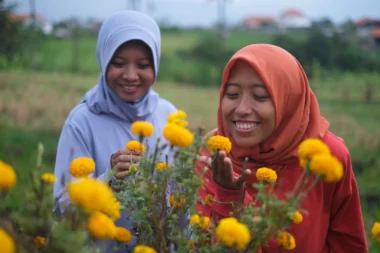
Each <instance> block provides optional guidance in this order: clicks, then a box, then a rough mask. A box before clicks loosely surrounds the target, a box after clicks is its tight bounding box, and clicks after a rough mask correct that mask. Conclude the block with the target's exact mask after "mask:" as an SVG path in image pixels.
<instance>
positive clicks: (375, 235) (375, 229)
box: [371, 222, 380, 242]
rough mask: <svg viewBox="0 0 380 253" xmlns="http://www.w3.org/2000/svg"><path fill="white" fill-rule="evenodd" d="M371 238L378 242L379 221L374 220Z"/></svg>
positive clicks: (379, 236) (379, 232)
mask: <svg viewBox="0 0 380 253" xmlns="http://www.w3.org/2000/svg"><path fill="white" fill-rule="evenodd" d="M371 232H372V238H373V239H374V240H376V241H378V242H380V222H375V223H374V224H373V227H372V231H371Z"/></svg>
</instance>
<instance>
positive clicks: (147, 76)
mask: <svg viewBox="0 0 380 253" xmlns="http://www.w3.org/2000/svg"><path fill="white" fill-rule="evenodd" d="M141 77H142V78H143V79H144V81H145V83H147V84H153V82H154V70H153V68H149V69H145V70H143V71H142V72H141Z"/></svg>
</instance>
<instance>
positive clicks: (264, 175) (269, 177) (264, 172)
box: [256, 167, 277, 183]
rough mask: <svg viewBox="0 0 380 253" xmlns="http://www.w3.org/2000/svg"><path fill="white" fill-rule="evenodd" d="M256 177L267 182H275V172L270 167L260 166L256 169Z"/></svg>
mask: <svg viewBox="0 0 380 253" xmlns="http://www.w3.org/2000/svg"><path fill="white" fill-rule="evenodd" d="M256 178H257V180H259V181H266V182H268V183H271V182H276V180H277V173H276V171H274V170H272V169H269V168H266V167H262V168H259V169H258V170H257V171H256Z"/></svg>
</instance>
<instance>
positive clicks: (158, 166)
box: [156, 162, 172, 171]
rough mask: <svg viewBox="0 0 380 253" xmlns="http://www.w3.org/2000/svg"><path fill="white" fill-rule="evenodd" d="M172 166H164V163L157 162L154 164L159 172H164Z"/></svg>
mask: <svg viewBox="0 0 380 253" xmlns="http://www.w3.org/2000/svg"><path fill="white" fill-rule="evenodd" d="M171 167H172V166H171V165H170V164H166V162H159V163H157V164H156V168H157V170H159V171H163V170H166V169H167V168H171Z"/></svg>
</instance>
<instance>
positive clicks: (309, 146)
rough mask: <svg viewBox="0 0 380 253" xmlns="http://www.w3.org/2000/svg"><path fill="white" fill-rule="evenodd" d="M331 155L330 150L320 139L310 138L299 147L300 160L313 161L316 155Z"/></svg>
mask: <svg viewBox="0 0 380 253" xmlns="http://www.w3.org/2000/svg"><path fill="white" fill-rule="evenodd" d="M322 153H328V154H329V153H330V148H329V147H328V146H327V145H326V144H325V143H324V142H323V141H322V140H320V139H317V138H309V139H306V140H304V141H303V142H302V143H301V144H300V145H299V147H298V157H299V159H311V158H312V157H313V156H314V155H317V154H322Z"/></svg>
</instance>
